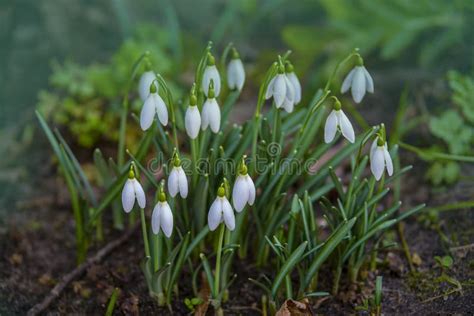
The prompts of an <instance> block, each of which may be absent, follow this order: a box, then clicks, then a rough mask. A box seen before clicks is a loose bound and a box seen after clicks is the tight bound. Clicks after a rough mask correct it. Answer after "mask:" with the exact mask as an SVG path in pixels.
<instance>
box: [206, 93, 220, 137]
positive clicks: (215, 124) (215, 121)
mask: <svg viewBox="0 0 474 316" xmlns="http://www.w3.org/2000/svg"><path fill="white" fill-rule="evenodd" d="M208 115H209V125H210V127H211V131H213V132H214V133H218V132H219V129H220V127H221V110H220V109H219V105H218V104H217V101H216V99H212V100H210V103H209V107H208Z"/></svg>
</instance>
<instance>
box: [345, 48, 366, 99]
mask: <svg viewBox="0 0 474 316" xmlns="http://www.w3.org/2000/svg"><path fill="white" fill-rule="evenodd" d="M349 88H350V89H351V93H352V98H353V99H354V101H355V102H356V103H359V102H360V101H362V99H363V98H364V95H365V92H366V91H367V92H370V93H374V81H373V80H372V77H371V76H370V74H369V72H368V71H367V69H365V67H364V61H363V60H362V58H361V57H360V56H359V57H358V61H357V66H355V67H354V68H353V69H352V70H351V71H350V72H349V74H348V75H347V76H346V78H345V79H344V81H343V82H342V86H341V93H346V92H347V91H349Z"/></svg>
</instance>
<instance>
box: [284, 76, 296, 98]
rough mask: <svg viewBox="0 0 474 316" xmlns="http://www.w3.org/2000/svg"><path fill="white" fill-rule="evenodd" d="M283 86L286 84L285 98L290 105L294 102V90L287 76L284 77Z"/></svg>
mask: <svg viewBox="0 0 474 316" xmlns="http://www.w3.org/2000/svg"><path fill="white" fill-rule="evenodd" d="M285 84H286V98H287V99H288V100H290V101H291V102H292V103H294V102H295V88H294V86H293V84H292V83H291V81H290V79H288V76H287V75H285Z"/></svg>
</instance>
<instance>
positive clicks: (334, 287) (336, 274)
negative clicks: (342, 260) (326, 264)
mask: <svg viewBox="0 0 474 316" xmlns="http://www.w3.org/2000/svg"><path fill="white" fill-rule="evenodd" d="M341 274H342V266H341V265H340V264H338V265H337V268H336V271H334V280H333V285H332V294H333V295H334V296H336V295H337V292H339V281H340V279H341Z"/></svg>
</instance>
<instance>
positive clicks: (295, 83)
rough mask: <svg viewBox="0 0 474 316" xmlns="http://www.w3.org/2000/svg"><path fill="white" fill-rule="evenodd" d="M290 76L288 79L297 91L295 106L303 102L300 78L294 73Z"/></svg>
mask: <svg viewBox="0 0 474 316" xmlns="http://www.w3.org/2000/svg"><path fill="white" fill-rule="evenodd" d="M287 76H288V79H289V80H290V82H291V83H292V84H293V88H294V90H295V99H294V101H295V105H296V104H298V103H300V101H301V83H300V81H299V79H298V77H297V76H296V74H295V73H294V72H291V73H289V74H287Z"/></svg>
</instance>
